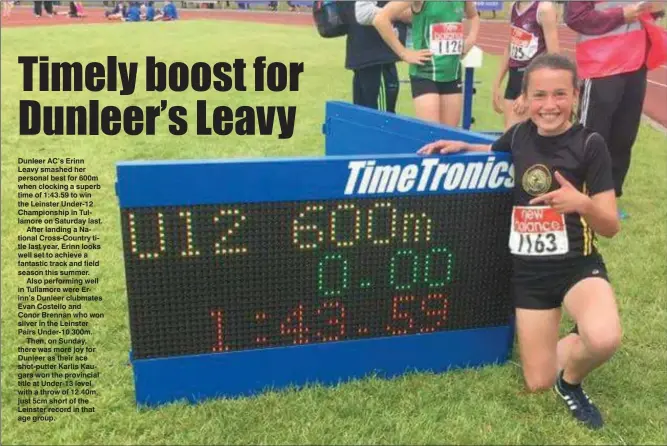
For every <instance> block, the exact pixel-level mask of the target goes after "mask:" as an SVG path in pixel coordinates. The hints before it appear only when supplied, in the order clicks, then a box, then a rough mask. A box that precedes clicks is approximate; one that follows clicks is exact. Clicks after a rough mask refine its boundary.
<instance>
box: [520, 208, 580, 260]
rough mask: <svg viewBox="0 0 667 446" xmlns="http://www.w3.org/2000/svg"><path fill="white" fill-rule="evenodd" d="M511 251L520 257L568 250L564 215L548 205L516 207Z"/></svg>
mask: <svg viewBox="0 0 667 446" xmlns="http://www.w3.org/2000/svg"><path fill="white" fill-rule="evenodd" d="M509 247H510V252H511V253H512V254H514V255H522V256H552V255H560V254H566V253H567V252H568V250H569V242H568V238H567V227H566V225H565V216H564V215H562V214H559V213H558V212H556V211H555V210H553V209H552V208H550V207H548V206H530V207H529V206H515V207H514V209H513V211H512V227H511V231H510V240H509Z"/></svg>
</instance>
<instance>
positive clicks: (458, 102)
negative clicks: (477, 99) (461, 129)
mask: <svg viewBox="0 0 667 446" xmlns="http://www.w3.org/2000/svg"><path fill="white" fill-rule="evenodd" d="M462 110H463V94H461V93H455V94H443V95H441V96H440V123H441V124H445V125H448V126H450V127H458V126H459V124H460V122H461V112H462Z"/></svg>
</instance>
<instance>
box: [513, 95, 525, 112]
mask: <svg viewBox="0 0 667 446" xmlns="http://www.w3.org/2000/svg"><path fill="white" fill-rule="evenodd" d="M512 109H513V110H514V113H516V114H517V115H519V116H523V115H524V114H525V113H526V111H527V110H528V104H526V100H525V98H524V97H523V95H522V94H521V95H519V97H518V98H516V100H515V101H514V105H513V106H512Z"/></svg>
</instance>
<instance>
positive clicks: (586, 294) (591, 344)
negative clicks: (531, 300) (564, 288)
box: [563, 277, 621, 384]
mask: <svg viewBox="0 0 667 446" xmlns="http://www.w3.org/2000/svg"><path fill="white" fill-rule="evenodd" d="M563 304H564V307H565V310H566V311H567V312H568V313H569V314H570V315H571V316H572V318H573V319H574V320H575V321H576V323H577V328H578V331H579V336H575V337H574V339H575V340H574V341H573V343H572V345H571V348H570V351H569V355H568V357H567V359H566V361H565V367H564V372H563V379H564V380H565V381H566V382H568V383H571V384H578V383H580V382H581V381H583V379H584V378H585V377H586V376H587V375H588V374H589V373H590V372H591V371H592V370H594V369H595V368H596V367H598V366H600V365H601V364H603V363H604V362H606V361H607V360H608V359H609V358H611V357H612V355H613V354H614V353H615V352H616V350H617V349H618V347H619V345H620V342H621V322H620V318H619V315H618V308H617V306H616V298H615V297H614V292H613V290H612V288H611V285H610V284H609V282H608V281H606V280H604V279H602V278H597V277H588V278H586V279H583V280H581V281H580V282H578V283H577V284H576V285H574V286H573V287H572V288H571V289H570V290H569V291H568V293H567V294H566V296H565V300H564V301H563Z"/></svg>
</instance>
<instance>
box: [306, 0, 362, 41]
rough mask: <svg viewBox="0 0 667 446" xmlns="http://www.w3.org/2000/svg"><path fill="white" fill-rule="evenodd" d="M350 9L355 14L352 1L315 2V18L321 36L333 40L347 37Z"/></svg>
mask: <svg viewBox="0 0 667 446" xmlns="http://www.w3.org/2000/svg"><path fill="white" fill-rule="evenodd" d="M350 8H352V11H351V12H352V14H354V2H351V1H331V0H329V1H319V2H313V18H314V19H315V25H316V26H317V32H318V33H319V34H320V36H322V37H324V38H331V37H340V36H344V35H346V34H347V31H348V26H349V25H348V23H349V13H350V11H348V10H349V9H350Z"/></svg>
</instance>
